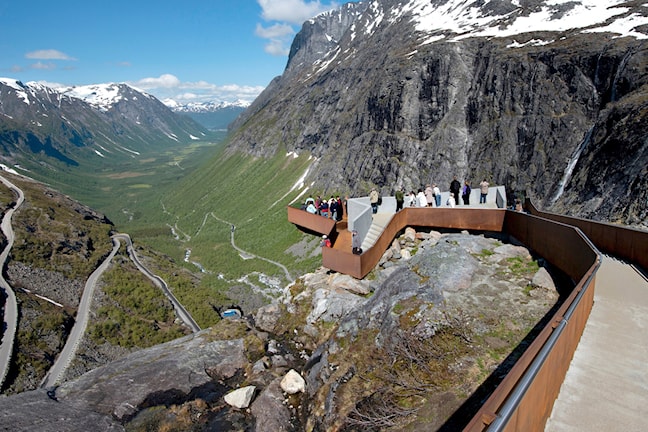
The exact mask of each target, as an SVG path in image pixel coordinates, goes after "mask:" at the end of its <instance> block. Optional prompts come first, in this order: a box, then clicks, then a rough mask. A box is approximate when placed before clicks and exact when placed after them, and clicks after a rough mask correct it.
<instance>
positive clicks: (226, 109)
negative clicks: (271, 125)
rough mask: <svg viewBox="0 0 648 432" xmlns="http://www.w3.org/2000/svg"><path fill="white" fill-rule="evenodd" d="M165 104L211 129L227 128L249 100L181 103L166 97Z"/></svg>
mask: <svg viewBox="0 0 648 432" xmlns="http://www.w3.org/2000/svg"><path fill="white" fill-rule="evenodd" d="M163 102H164V104H165V105H166V106H168V107H169V108H171V110H173V112H176V113H183V114H186V115H187V116H188V117H190V118H191V119H192V120H194V121H196V122H197V123H199V124H201V125H202V126H204V127H206V128H207V129H210V130H226V129H227V127H228V126H229V124H230V123H232V122H233V121H234V120H235V119H236V118H237V117H238V116H239V115H240V114H241V113H242V112H243V111H245V110H246V108H247V107H248V106H250V103H249V102H246V101H242V100H239V101H237V102H233V103H230V102H191V103H187V104H179V103H177V102H176V101H174V100H173V99H165V100H164V101H163Z"/></svg>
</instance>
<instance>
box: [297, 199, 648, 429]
mask: <svg viewBox="0 0 648 432" xmlns="http://www.w3.org/2000/svg"><path fill="white" fill-rule="evenodd" d="M362 200H368V198H361V199H360V202H359V203H357V202H356V203H354V202H353V201H350V205H349V210H350V211H349V219H348V220H345V221H342V222H338V223H335V222H333V224H332V225H331V226H330V227H327V228H326V229H328V228H330V230H331V231H329V232H328V233H327V234H330V235H331V237H332V238H333V240H334V241H333V247H331V248H322V264H323V266H324V267H326V268H329V269H331V270H334V271H337V272H340V273H345V274H349V275H351V276H353V277H356V278H363V277H364V276H365V275H367V274H368V273H369V272H370V271H371V270H372V269H373V268H375V266H376V264H377V263H378V262H379V260H380V258H381V256H382V254H383V253H384V251H385V250H386V249H387V248H388V247H389V245H390V244H391V242H392V241H393V239H394V238H396V237H397V236H398V235H399V234H400V233H401V232H402V230H404V229H405V228H406V227H408V226H409V227H428V228H432V229H443V230H469V231H473V232H494V233H503V234H507V235H510V236H512V237H514V238H515V239H516V240H517V241H520V242H522V243H523V244H524V245H525V246H527V247H528V248H529V249H530V250H532V251H533V253H534V254H536V255H538V256H541V257H543V258H544V259H545V260H546V261H547V262H548V263H550V264H551V265H552V266H554V267H555V268H557V269H559V270H560V271H561V272H563V273H564V274H565V275H566V276H568V277H569V278H570V279H571V280H572V281H574V283H575V286H574V287H573V289H572V291H571V293H570V294H569V295H568V297H567V298H566V299H564V300H563V301H562V302H561V304H560V305H558V309H557V310H556V312H555V313H554V314H553V316H552V317H551V319H550V320H549V322H548V324H547V326H546V327H544V328H543V329H542V331H541V332H540V333H539V334H538V336H537V337H536V338H535V339H534V340H533V342H532V343H531V344H530V345H529V346H528V347H526V350H525V351H524V353H523V354H522V355H521V356H520V358H519V359H518V360H517V361H516V363H515V364H514V365H513V367H512V368H511V370H510V371H509V372H508V373H507V374H506V376H505V377H504V378H503V380H502V381H501V382H500V383H499V385H498V386H497V388H496V389H495V391H494V392H493V393H492V394H491V395H490V397H488V399H487V400H486V401H484V403H483V405H482V407H481V409H480V410H479V411H478V412H477V413H476V414H475V416H474V417H473V418H472V419H471V420H470V421H469V423H468V424H467V426H466V427H465V429H464V430H465V431H485V430H488V431H491V432H494V431H524V432H526V431H551V432H553V431H556V432H557V431H561V432H562V431H583V430H592V431H608V430H624V431H626V430H627V431H643V430H648V367H646V366H645V364H646V361H645V359H646V356H647V355H648V336H646V333H645V329H646V327H647V326H648V282H647V279H646V276H645V275H646V273H645V271H646V269H648V232H647V231H642V230H636V229H632V228H629V227H624V226H620V225H614V224H607V223H602V222H595V221H590V220H586V219H579V218H574V217H569V216H562V215H557V214H552V213H546V212H541V211H538V210H537V209H536V208H535V207H534V206H533V204H532V203H531V202H530V201H528V200H527V202H526V203H525V206H524V211H513V210H510V209H506V205H504V206H500V205H499V204H498V205H497V208H492V206H484V207H480V206H479V205H471V206H463V205H459V206H456V207H455V208H449V207H432V208H430V207H425V208H420V207H418V208H416V207H410V208H407V207H406V208H404V209H403V210H401V211H399V212H395V213H391V212H389V211H385V208H383V211H382V212H381V210H380V209H379V211H378V213H375V214H372V212H371V208H370V206H368V204H367V203H368V201H366V202H363V201H362ZM384 201H385V198H383V202H384ZM387 201H388V200H387ZM356 204H358V205H359V206H360V208H359V210H360V211H359V212H358V211H357V210H358V209H356V211H355V213H354V212H352V211H351V210H352V207H353V206H355V205H356ZM367 207H368V208H369V210H368V213H369V215H368V217H367V214H366V211H367ZM381 213H384V215H383V214H381ZM359 214H363V215H364V219H362V218H357V217H355V216H354V215H359ZM311 218H319V219H325V218H323V217H321V216H317V215H311V214H308V213H307V212H305V211H302V210H299V209H293V208H290V207H289V208H288V220H289V221H290V222H292V223H294V224H295V225H297V226H299V227H302V228H303V227H304V226H305V225H308V224H312V223H314V222H308V221H309V220H310V219H311ZM302 224H305V225H302ZM372 226H376V227H378V226H381V227H382V229H381V234H380V235H378V236H377V237H376V238H375V240H374V239H373V238H372V239H371V240H369V239H368V237H367V234H365V235H364V236H363V238H364V241H365V242H366V243H363V244H364V245H368V246H369V247H368V248H367V249H366V250H364V248H363V253H362V254H361V255H354V254H352V253H351V240H350V237H351V235H350V230H351V229H357V228H362V229H366V233H369V231H370V230H371V228H372ZM311 232H313V231H311ZM315 233H316V232H315ZM603 254H606V255H603ZM581 335H582V339H581ZM572 357H573V361H572Z"/></svg>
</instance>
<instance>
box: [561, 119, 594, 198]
mask: <svg viewBox="0 0 648 432" xmlns="http://www.w3.org/2000/svg"><path fill="white" fill-rule="evenodd" d="M593 132H594V126H592V127H591V128H590V130H588V131H587V133H586V134H585V138H583V141H581V143H580V144H579V145H578V147H577V148H576V150H575V151H574V154H573V155H572V157H571V158H570V159H569V163H568V164H567V168H565V173H564V174H563V177H562V179H561V180H560V182H559V183H558V190H557V191H556V194H555V195H554V197H553V198H552V199H551V205H554V204H555V203H556V201H558V198H560V197H561V195H562V194H563V192H564V191H565V186H566V185H567V183H568V182H569V180H570V179H571V175H572V173H573V172H574V168H575V167H576V164H577V163H578V159H579V158H580V156H581V154H582V153H583V150H585V148H586V147H587V144H589V142H590V139H591V137H592V133H593Z"/></svg>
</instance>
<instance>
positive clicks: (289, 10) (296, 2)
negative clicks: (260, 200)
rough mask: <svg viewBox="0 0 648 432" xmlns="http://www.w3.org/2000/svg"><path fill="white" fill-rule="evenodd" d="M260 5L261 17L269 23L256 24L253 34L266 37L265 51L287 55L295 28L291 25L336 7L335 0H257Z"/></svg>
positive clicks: (299, 24)
mask: <svg viewBox="0 0 648 432" xmlns="http://www.w3.org/2000/svg"><path fill="white" fill-rule="evenodd" d="M257 3H259V6H261V17H262V18H263V20H264V21H266V22H268V23H270V25H269V26H268V27H264V26H263V25H261V24H257V27H256V30H255V34H256V35H257V36H259V37H261V38H263V39H268V41H267V43H266V45H265V48H264V49H265V52H267V53H268V54H272V55H275V56H287V55H288V54H289V52H290V43H291V42H292V39H293V36H294V35H295V30H294V29H293V27H292V25H298V26H301V25H302V24H303V23H304V21H306V20H309V19H310V18H313V17H314V16H315V15H318V14H320V13H322V12H324V11H327V10H331V9H335V8H337V7H338V3H337V2H336V1H332V2H327V3H326V4H324V3H322V2H321V1H319V0H315V1H304V0H257Z"/></svg>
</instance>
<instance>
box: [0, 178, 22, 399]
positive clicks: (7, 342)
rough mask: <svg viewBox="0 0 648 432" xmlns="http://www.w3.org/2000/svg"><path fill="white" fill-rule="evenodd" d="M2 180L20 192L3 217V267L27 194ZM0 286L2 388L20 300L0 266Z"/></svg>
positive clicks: (0, 258)
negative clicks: (0, 300)
mask: <svg viewBox="0 0 648 432" xmlns="http://www.w3.org/2000/svg"><path fill="white" fill-rule="evenodd" d="M0 181H2V183H4V184H5V186H7V187H8V188H9V189H11V190H12V191H14V192H15V193H16V194H18V200H17V201H16V205H14V206H13V207H12V208H10V209H9V210H7V213H5V215H4V217H3V218H2V225H1V228H2V233H3V234H4V236H5V238H6V239H7V245H6V246H5V248H4V250H3V251H2V253H1V254H0V263H2V268H4V264H5V262H6V261H7V257H8V256H9V251H10V250H11V247H12V246H13V242H14V232H13V229H12V228H11V217H12V216H13V213H14V211H15V210H16V209H17V208H18V207H20V205H21V204H22V203H23V201H25V194H24V193H23V191H22V190H20V189H19V188H18V187H16V186H15V185H14V184H13V183H11V182H10V181H9V180H7V179H6V178H4V177H0ZM0 288H1V289H2V291H3V293H4V294H5V296H6V301H5V305H4V315H3V322H2V327H3V332H2V342H1V343H0V388H2V385H3V384H4V380H5V378H6V377H7V372H8V370H9V366H10V365H11V354H12V352H13V345H14V339H15V337H16V331H17V327H18V302H17V301H16V293H14V291H13V289H12V288H11V286H10V285H9V283H7V281H6V280H5V278H4V271H2V269H1V268H0Z"/></svg>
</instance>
